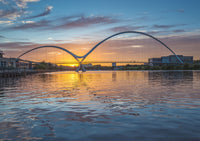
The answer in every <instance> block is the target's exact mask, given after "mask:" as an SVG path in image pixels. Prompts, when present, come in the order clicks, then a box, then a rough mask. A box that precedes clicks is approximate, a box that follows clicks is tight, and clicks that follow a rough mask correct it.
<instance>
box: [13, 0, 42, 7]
mask: <svg viewBox="0 0 200 141" xmlns="http://www.w3.org/2000/svg"><path fill="white" fill-rule="evenodd" d="M15 1H16V5H17V6H18V7H19V8H22V9H24V8H26V7H27V4H28V3H30V2H38V1H40V0H15Z"/></svg>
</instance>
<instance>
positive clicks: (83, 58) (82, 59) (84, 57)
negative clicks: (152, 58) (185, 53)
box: [17, 31, 183, 71]
mask: <svg viewBox="0 0 200 141" xmlns="http://www.w3.org/2000/svg"><path fill="white" fill-rule="evenodd" d="M127 33H136V34H141V35H145V36H148V37H150V38H152V39H154V40H155V41H157V42H159V43H160V44H161V45H163V46H164V47H165V48H167V49H168V50H169V51H170V52H171V53H172V54H173V55H175V56H176V58H177V59H178V61H179V62H180V63H181V64H183V61H182V60H181V59H180V58H179V57H178V56H177V55H176V53H175V52H174V51H173V50H172V49H170V48H169V47H168V46H167V45H166V44H165V43H163V42H162V41H161V40H159V39H158V38H156V37H154V36H152V35H150V34H147V33H144V32H139V31H124V32H119V33H116V34H113V35H111V36H109V37H107V38H105V39H104V40H102V41H100V42H99V43H98V44H96V45H95V46H94V47H93V48H92V49H91V50H90V51H89V52H88V53H86V54H85V55H83V56H78V55H76V54H74V53H72V52H70V51H69V50H67V49H65V48H62V47H59V46H51V45H50V46H40V47H36V48H33V49H30V50H28V51H26V52H24V53H22V54H21V55H19V56H18V57H17V58H20V57H22V56H23V55H25V54H27V53H29V52H31V51H33V50H36V49H40V48H46V47H52V48H57V49H61V50H63V51H65V52H67V53H69V54H70V55H72V56H73V57H74V58H75V59H76V60H77V62H78V63H79V67H78V69H77V71H79V70H80V69H81V70H82V71H85V68H84V66H83V65H82V63H83V61H84V60H85V59H86V57H87V56H88V55H89V54H90V53H92V52H93V51H94V50H95V49H96V48H97V47H98V46H99V45H101V44H102V43H104V42H105V41H107V40H109V39H110V38H113V37H115V36H118V35H121V34H127ZM78 58H79V59H80V60H79V59H78Z"/></svg>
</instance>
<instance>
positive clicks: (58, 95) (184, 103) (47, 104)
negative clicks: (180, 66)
mask: <svg viewBox="0 0 200 141" xmlns="http://www.w3.org/2000/svg"><path fill="white" fill-rule="evenodd" d="M199 133H200V71H88V72H85V73H76V72H70V71H68V72H54V73H41V74H33V75H28V76H25V77H16V78H0V141H7V140H14V141H15V140H19V141H22V140H24V141H26V140H34V141H39V140H42V141H43V140H44V141H54V140H56V141H57V140H58V141H59V140H60V141H62V140H73V141H79V140H81V141H85V140H87V141H93V140H95V141H98V140H102V141H111V140H113V141H122V140H126V141H129V140H131V141H133V140H136V141H139V140H142V141H161V140H162V141H199V140H200V134H199Z"/></svg>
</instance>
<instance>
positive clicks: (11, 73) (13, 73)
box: [0, 69, 40, 78]
mask: <svg viewBox="0 0 200 141" xmlns="http://www.w3.org/2000/svg"><path fill="white" fill-rule="evenodd" d="M38 72H40V71H38V70H30V69H11V70H6V69H2V70H0V78H7V77H17V76H24V75H28V74H33V73H38Z"/></svg>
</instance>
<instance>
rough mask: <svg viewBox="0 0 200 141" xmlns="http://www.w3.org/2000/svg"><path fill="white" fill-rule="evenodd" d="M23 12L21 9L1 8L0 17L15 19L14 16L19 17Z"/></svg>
mask: <svg viewBox="0 0 200 141" xmlns="http://www.w3.org/2000/svg"><path fill="white" fill-rule="evenodd" d="M23 13H24V11H23V10H19V9H16V8H11V9H4V10H3V9H1V10H0V19H11V20H15V19H16V18H18V17H20V16H21V15H22V14H23Z"/></svg>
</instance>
